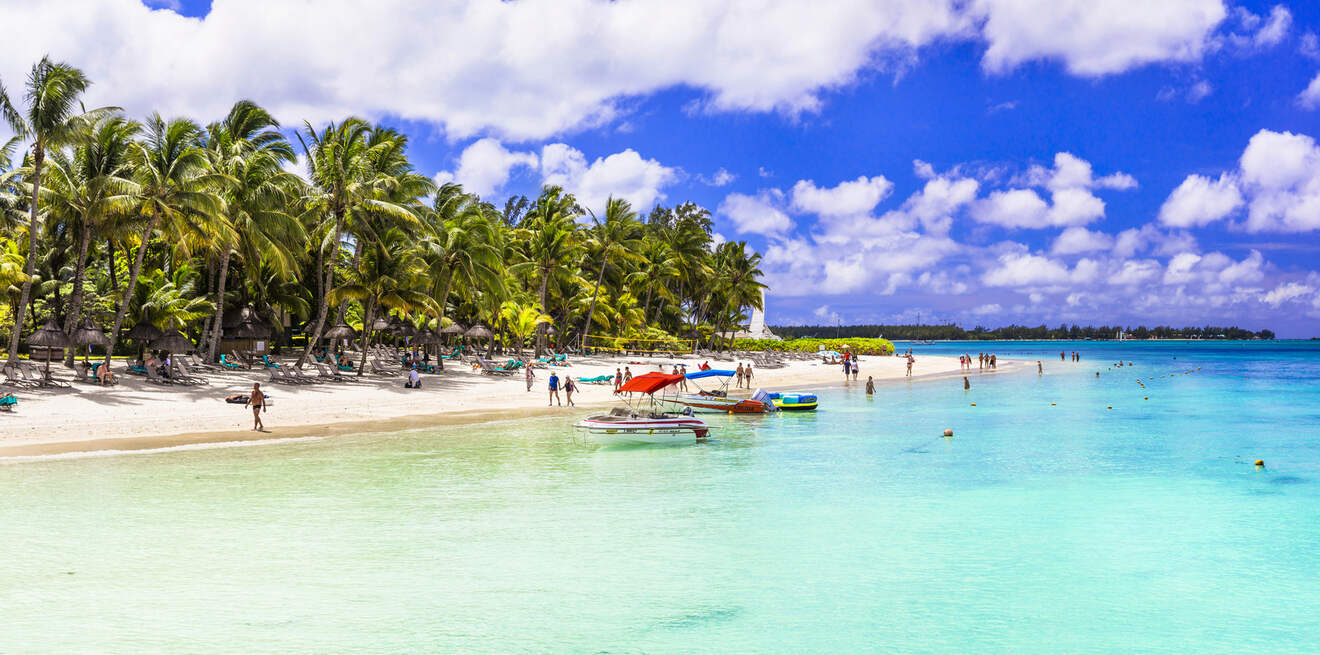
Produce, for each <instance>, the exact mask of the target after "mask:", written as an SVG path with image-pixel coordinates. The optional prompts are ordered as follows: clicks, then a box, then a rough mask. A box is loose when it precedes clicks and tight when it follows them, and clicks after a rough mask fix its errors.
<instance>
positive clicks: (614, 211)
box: [579, 197, 642, 346]
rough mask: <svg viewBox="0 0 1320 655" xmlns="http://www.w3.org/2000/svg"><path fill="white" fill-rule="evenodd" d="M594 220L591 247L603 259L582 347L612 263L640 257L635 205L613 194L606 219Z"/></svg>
mask: <svg viewBox="0 0 1320 655" xmlns="http://www.w3.org/2000/svg"><path fill="white" fill-rule="evenodd" d="M591 220H592V221H593V222H595V225H594V226H593V227H592V229H591V231H590V232H589V235H588V237H587V244H588V248H589V249H592V250H595V251H596V255H597V256H598V257H599V258H600V272H599V273H598V274H597V275H596V286H595V287H593V288H592V291H591V305H590V306H589V307H588V308H587V320H586V322H584V323H583V325H582V335H581V338H580V340H579V346H582V345H585V343H586V339H587V334H589V333H590V332H591V318H592V314H594V313H595V312H596V297H597V296H598V295H600V285H601V283H602V282H604V281H605V271H606V270H608V269H609V267H610V263H611V262H613V261H615V260H619V259H630V260H640V259H641V257H640V255H638V254H637V251H638V250H639V249H640V246H641V242H640V236H641V231H642V230H641V228H642V226H641V224H640V223H638V222H637V212H634V211H633V210H632V205H631V204H629V203H628V201H627V200H624V199H622V198H614V197H610V199H609V200H608V201H607V202H606V203H605V219H604V220H601V219H599V218H597V217H596V215H595V214H592V215H591Z"/></svg>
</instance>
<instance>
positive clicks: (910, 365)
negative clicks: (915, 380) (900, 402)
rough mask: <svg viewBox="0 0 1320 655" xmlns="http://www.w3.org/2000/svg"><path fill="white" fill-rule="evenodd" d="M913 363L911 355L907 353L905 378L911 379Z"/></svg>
mask: <svg viewBox="0 0 1320 655" xmlns="http://www.w3.org/2000/svg"><path fill="white" fill-rule="evenodd" d="M914 361H916V360H915V359H913V358H912V354H911V353H908V356H907V377H912V362H914Z"/></svg>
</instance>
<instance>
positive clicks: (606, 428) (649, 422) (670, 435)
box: [573, 373, 710, 445]
mask: <svg viewBox="0 0 1320 655" xmlns="http://www.w3.org/2000/svg"><path fill="white" fill-rule="evenodd" d="M682 379H683V376H682V375H667V374H665V373H644V374H642V375H639V376H637V377H635V378H633V379H631V380H629V381H627V382H624V383H623V386H621V387H619V392H620V393H627V394H638V395H630V396H629V397H627V398H626V399H625V401H624V403H625V405H624V406H623V407H616V408H614V409H612V410H610V412H609V413H608V414H597V415H594V416H588V417H586V418H584V419H582V420H581V421H578V422H577V423H576V424H574V425H573V427H575V428H577V429H579V430H582V431H584V432H586V433H587V434H588V435H589V437H590V438H591V439H592V440H593V441H596V442H597V443H601V444H606V445H633V444H658V443H683V442H688V441H700V440H702V439H705V438H706V435H707V434H708V433H709V432H710V426H709V425H707V424H706V422H705V421H703V420H701V419H699V418H696V417H695V416H692V415H691V410H688V411H687V412H685V413H684V414H670V413H667V412H665V411H663V410H662V409H661V408H660V403H661V402H662V401H663V392H664V390H665V389H668V388H669V387H671V386H673V385H674V384H675V383H677V382H678V381H679V380H682ZM656 393H661V394H662V398H661V399H660V400H657V399H656V397H655V394H656Z"/></svg>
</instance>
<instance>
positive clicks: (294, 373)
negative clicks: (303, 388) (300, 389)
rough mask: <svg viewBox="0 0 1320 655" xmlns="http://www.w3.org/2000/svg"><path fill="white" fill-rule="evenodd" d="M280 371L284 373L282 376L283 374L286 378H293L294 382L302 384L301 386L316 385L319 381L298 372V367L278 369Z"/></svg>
mask: <svg viewBox="0 0 1320 655" xmlns="http://www.w3.org/2000/svg"><path fill="white" fill-rule="evenodd" d="M280 370H282V371H284V374H285V375H287V376H291V377H293V378H294V379H295V380H297V381H299V382H301V383H303V384H316V383H318V382H320V380H317V379H316V378H314V377H312V376H310V375H304V374H303V372H302V371H300V370H298V367H296V366H288V367H285V368H283V369H280Z"/></svg>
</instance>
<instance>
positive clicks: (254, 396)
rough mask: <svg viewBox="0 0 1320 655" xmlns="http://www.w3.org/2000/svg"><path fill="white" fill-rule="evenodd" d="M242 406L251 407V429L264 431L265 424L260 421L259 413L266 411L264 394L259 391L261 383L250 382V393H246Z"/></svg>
mask: <svg viewBox="0 0 1320 655" xmlns="http://www.w3.org/2000/svg"><path fill="white" fill-rule="evenodd" d="M243 406H244V407H251V408H252V429H253V430H256V431H257V432H265V431H266V426H265V425H262V423H261V413H262V412H264V411H266V394H265V393H263V392H262V391H261V383H260V382H253V383H252V393H250V394H248V399H247V402H246V403H244V404H243Z"/></svg>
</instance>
